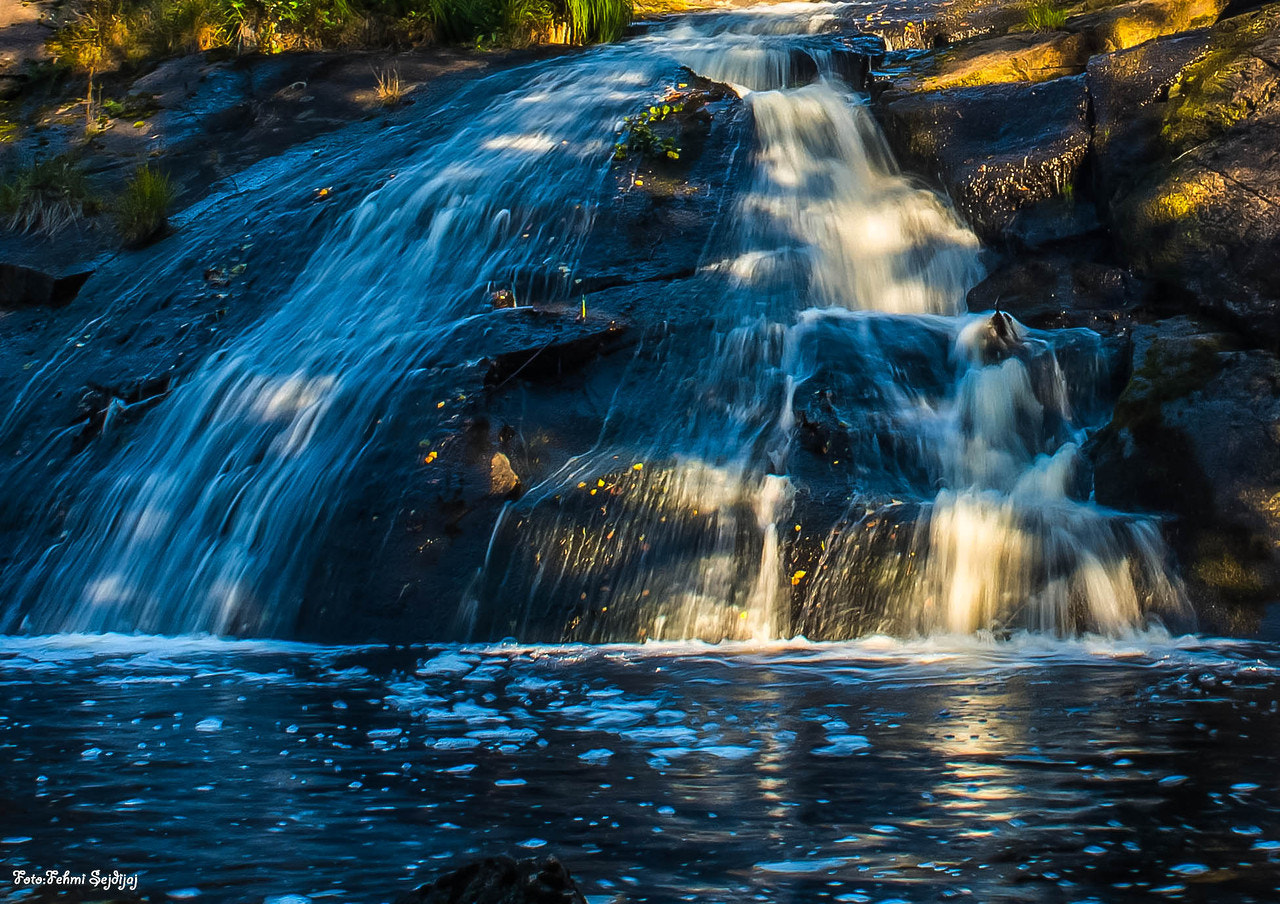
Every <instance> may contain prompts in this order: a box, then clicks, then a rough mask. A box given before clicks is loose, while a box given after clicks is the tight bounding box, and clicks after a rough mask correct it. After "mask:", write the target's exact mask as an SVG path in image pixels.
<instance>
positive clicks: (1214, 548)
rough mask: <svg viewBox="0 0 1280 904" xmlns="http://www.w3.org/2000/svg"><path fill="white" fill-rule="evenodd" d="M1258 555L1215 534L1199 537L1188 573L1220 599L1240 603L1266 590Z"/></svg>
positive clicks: (1258, 595)
mask: <svg viewBox="0 0 1280 904" xmlns="http://www.w3.org/2000/svg"><path fill="white" fill-rule="evenodd" d="M1260 565H1261V562H1260V560H1259V558H1258V556H1257V555H1255V554H1253V552H1252V551H1251V550H1249V549H1248V548H1246V547H1245V546H1244V544H1241V543H1240V542H1237V541H1233V539H1232V538H1230V537H1227V536H1225V535H1223V534H1218V533H1206V534H1202V535H1201V536H1200V537H1199V538H1198V539H1197V541H1196V544H1195V549H1194V552H1193V553H1192V556H1191V560H1190V562H1189V563H1188V569H1187V571H1188V574H1189V575H1190V576H1191V578H1192V579H1193V580H1194V581H1196V582H1197V583H1199V584H1202V585H1204V586H1205V587H1208V588H1211V589H1212V590H1214V591H1216V592H1217V593H1218V594H1219V595H1220V596H1221V597H1222V598H1223V599H1225V600H1228V601H1232V602H1243V601H1247V600H1252V599H1257V598H1258V597H1260V596H1261V595H1263V594H1264V593H1265V591H1266V588H1267V581H1266V578H1265V575H1264V574H1263V572H1262V569H1261V567H1260Z"/></svg>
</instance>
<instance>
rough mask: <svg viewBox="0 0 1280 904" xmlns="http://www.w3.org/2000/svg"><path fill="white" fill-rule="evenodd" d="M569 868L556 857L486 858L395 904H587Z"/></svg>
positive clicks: (423, 887)
mask: <svg viewBox="0 0 1280 904" xmlns="http://www.w3.org/2000/svg"><path fill="white" fill-rule="evenodd" d="M586 901H587V899H586V898H584V897H583V896H582V892H580V891H579V890H578V886H577V885H576V884H575V883H574V881H573V877H572V876H571V875H569V871H568V870H567V869H565V867H564V864H562V863H561V862H560V861H559V860H557V859H556V858H555V857H547V858H546V859H545V860H541V861H538V860H533V859H529V860H518V861H517V860H513V859H512V858H510V857H486V858H485V859H483V860H477V861H475V862H474V863H469V864H467V865H466V866H464V867H462V868H461V869H457V870H454V871H453V872H451V873H447V874H446V875H444V876H441V877H440V878H439V879H437V880H436V881H435V882H431V883H429V884H427V885H422V886H419V887H418V888H416V889H414V890H413V891H411V892H409V893H408V894H405V895H401V896H400V897H399V898H397V899H396V904H586Z"/></svg>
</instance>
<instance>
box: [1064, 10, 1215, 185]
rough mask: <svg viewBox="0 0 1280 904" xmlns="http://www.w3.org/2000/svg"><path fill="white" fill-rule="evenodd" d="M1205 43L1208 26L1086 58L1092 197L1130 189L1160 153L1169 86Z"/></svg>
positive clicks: (1201, 54) (1199, 54)
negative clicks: (1089, 105) (1091, 127)
mask: <svg viewBox="0 0 1280 904" xmlns="http://www.w3.org/2000/svg"><path fill="white" fill-rule="evenodd" d="M1209 41H1210V34H1209V30H1208V29H1200V30H1198V31H1194V32H1190V33H1188V34H1184V35H1178V36H1176V37H1170V38H1161V39H1159V40H1156V41H1151V42H1149V43H1146V44H1143V45H1141V46H1140V47H1135V48H1133V49H1131V50H1124V51H1120V52H1118V53H1107V54H1098V55H1097V56H1095V57H1093V58H1092V59H1091V60H1089V68H1088V70H1087V74H1086V76H1085V84H1086V86H1087V87H1088V90H1089V101H1090V103H1091V105H1092V111H1093V121H1094V126H1093V161H1094V167H1093V173H1094V195H1095V197H1097V199H1098V200H1099V202H1100V203H1102V204H1103V205H1106V204H1108V203H1110V201H1111V200H1112V199H1113V198H1114V197H1115V196H1116V195H1118V194H1119V193H1120V192H1121V191H1124V190H1127V189H1128V188H1132V186H1133V182H1134V178H1135V175H1136V174H1139V173H1141V172H1142V171H1143V170H1144V169H1145V168H1146V167H1147V166H1148V165H1149V164H1150V163H1151V161H1153V160H1157V159H1159V158H1160V156H1161V155H1162V154H1163V152H1164V145H1163V141H1162V139H1161V137H1160V131H1161V129H1162V128H1163V126H1164V111H1165V103H1164V101H1165V100H1166V99H1167V97H1168V92H1169V88H1170V87H1171V86H1172V85H1173V84H1174V83H1175V82H1176V81H1177V80H1178V78H1179V77H1180V76H1181V75H1182V73H1183V71H1184V70H1185V69H1186V68H1187V67H1188V66H1190V65H1191V64H1192V63H1194V62H1196V61H1197V60H1199V59H1201V58H1203V57H1204V55H1205V54H1206V53H1208V50H1209Z"/></svg>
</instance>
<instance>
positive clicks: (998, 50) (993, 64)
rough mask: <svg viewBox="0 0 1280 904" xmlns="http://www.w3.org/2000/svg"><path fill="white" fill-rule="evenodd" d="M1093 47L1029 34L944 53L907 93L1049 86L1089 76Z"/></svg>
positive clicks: (1070, 38)
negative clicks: (1059, 80)
mask: <svg viewBox="0 0 1280 904" xmlns="http://www.w3.org/2000/svg"><path fill="white" fill-rule="evenodd" d="M1089 52H1090V50H1089V45H1088V41H1087V39H1086V38H1085V37H1084V36H1082V35H1073V34H1066V33H1065V32H1051V33H1048V34H1042V33H1033V32H1024V33H1015V34H1009V35H1004V36H1002V37H997V38H988V39H985V40H980V41H975V42H972V43H969V44H963V45H960V46H958V47H955V48H952V49H948V50H944V51H940V52H939V53H937V54H936V55H935V56H932V57H929V58H927V59H926V60H925V61H924V62H923V63H922V64H921V65H919V66H918V67H917V68H916V69H915V71H914V72H912V73H911V75H910V76H909V77H908V78H905V79H902V80H899V81H897V82H895V84H894V87H895V88H897V89H898V90H901V91H939V90H943V89H947V88H974V87H981V86H984V85H1002V84H1008V83H1011V82H1044V81H1049V80H1051V79H1056V78H1059V77H1061V76H1064V75H1075V74H1077V73H1080V72H1083V71H1084V66H1085V63H1087V62H1088V60H1089Z"/></svg>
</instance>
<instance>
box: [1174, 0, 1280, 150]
mask: <svg viewBox="0 0 1280 904" xmlns="http://www.w3.org/2000/svg"><path fill="white" fill-rule="evenodd" d="M1277 31H1280V6H1278V5H1272V6H1269V7H1267V8H1265V9H1262V10H1259V11H1257V12H1255V13H1252V14H1249V15H1244V16H1237V17H1233V18H1232V19H1228V20H1226V21H1225V22H1224V23H1222V25H1220V26H1219V27H1218V28H1217V29H1215V33H1214V37H1213V43H1212V46H1211V49H1210V51H1209V53H1208V54H1206V55H1205V57H1204V58H1203V59H1201V60H1199V61H1198V62H1196V63H1194V64H1192V65H1191V66H1188V67H1187V69H1186V71H1185V72H1183V74H1182V76H1181V77H1180V78H1179V79H1178V81H1177V82H1176V83H1175V84H1174V85H1173V86H1172V87H1171V88H1170V90H1169V105H1168V112H1167V113H1166V114H1165V121H1164V126H1163V128H1162V130H1161V136H1162V137H1163V139H1164V141H1165V142H1166V144H1167V145H1168V149H1169V152H1170V153H1172V154H1178V153H1181V152H1182V151H1184V150H1186V149H1187V148H1189V147H1193V146H1195V145H1197V144H1200V143H1203V142H1205V141H1210V140H1212V139H1214V138H1216V137H1218V136H1219V135H1222V134H1223V133H1225V132H1226V131H1227V130H1229V129H1230V128H1232V127H1233V126H1234V125H1235V124H1236V123H1238V122H1240V121H1241V120H1244V119H1247V118H1248V117H1249V116H1251V115H1252V114H1253V113H1254V111H1256V110H1257V109H1259V108H1260V107H1262V106H1264V105H1265V104H1267V103H1268V102H1270V101H1271V100H1272V99H1273V98H1274V96H1275V95H1276V94H1277V92H1280V78H1277V76H1276V73H1275V71H1274V69H1273V67H1271V66H1270V65H1269V64H1268V63H1266V62H1264V61H1263V60H1262V59H1259V58H1258V57H1256V56H1254V55H1253V53H1252V49H1253V48H1254V46H1255V45H1256V44H1257V43H1258V42H1260V41H1262V40H1263V39H1265V38H1267V37H1270V36H1272V35H1274V34H1275V33H1276V32H1277Z"/></svg>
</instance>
